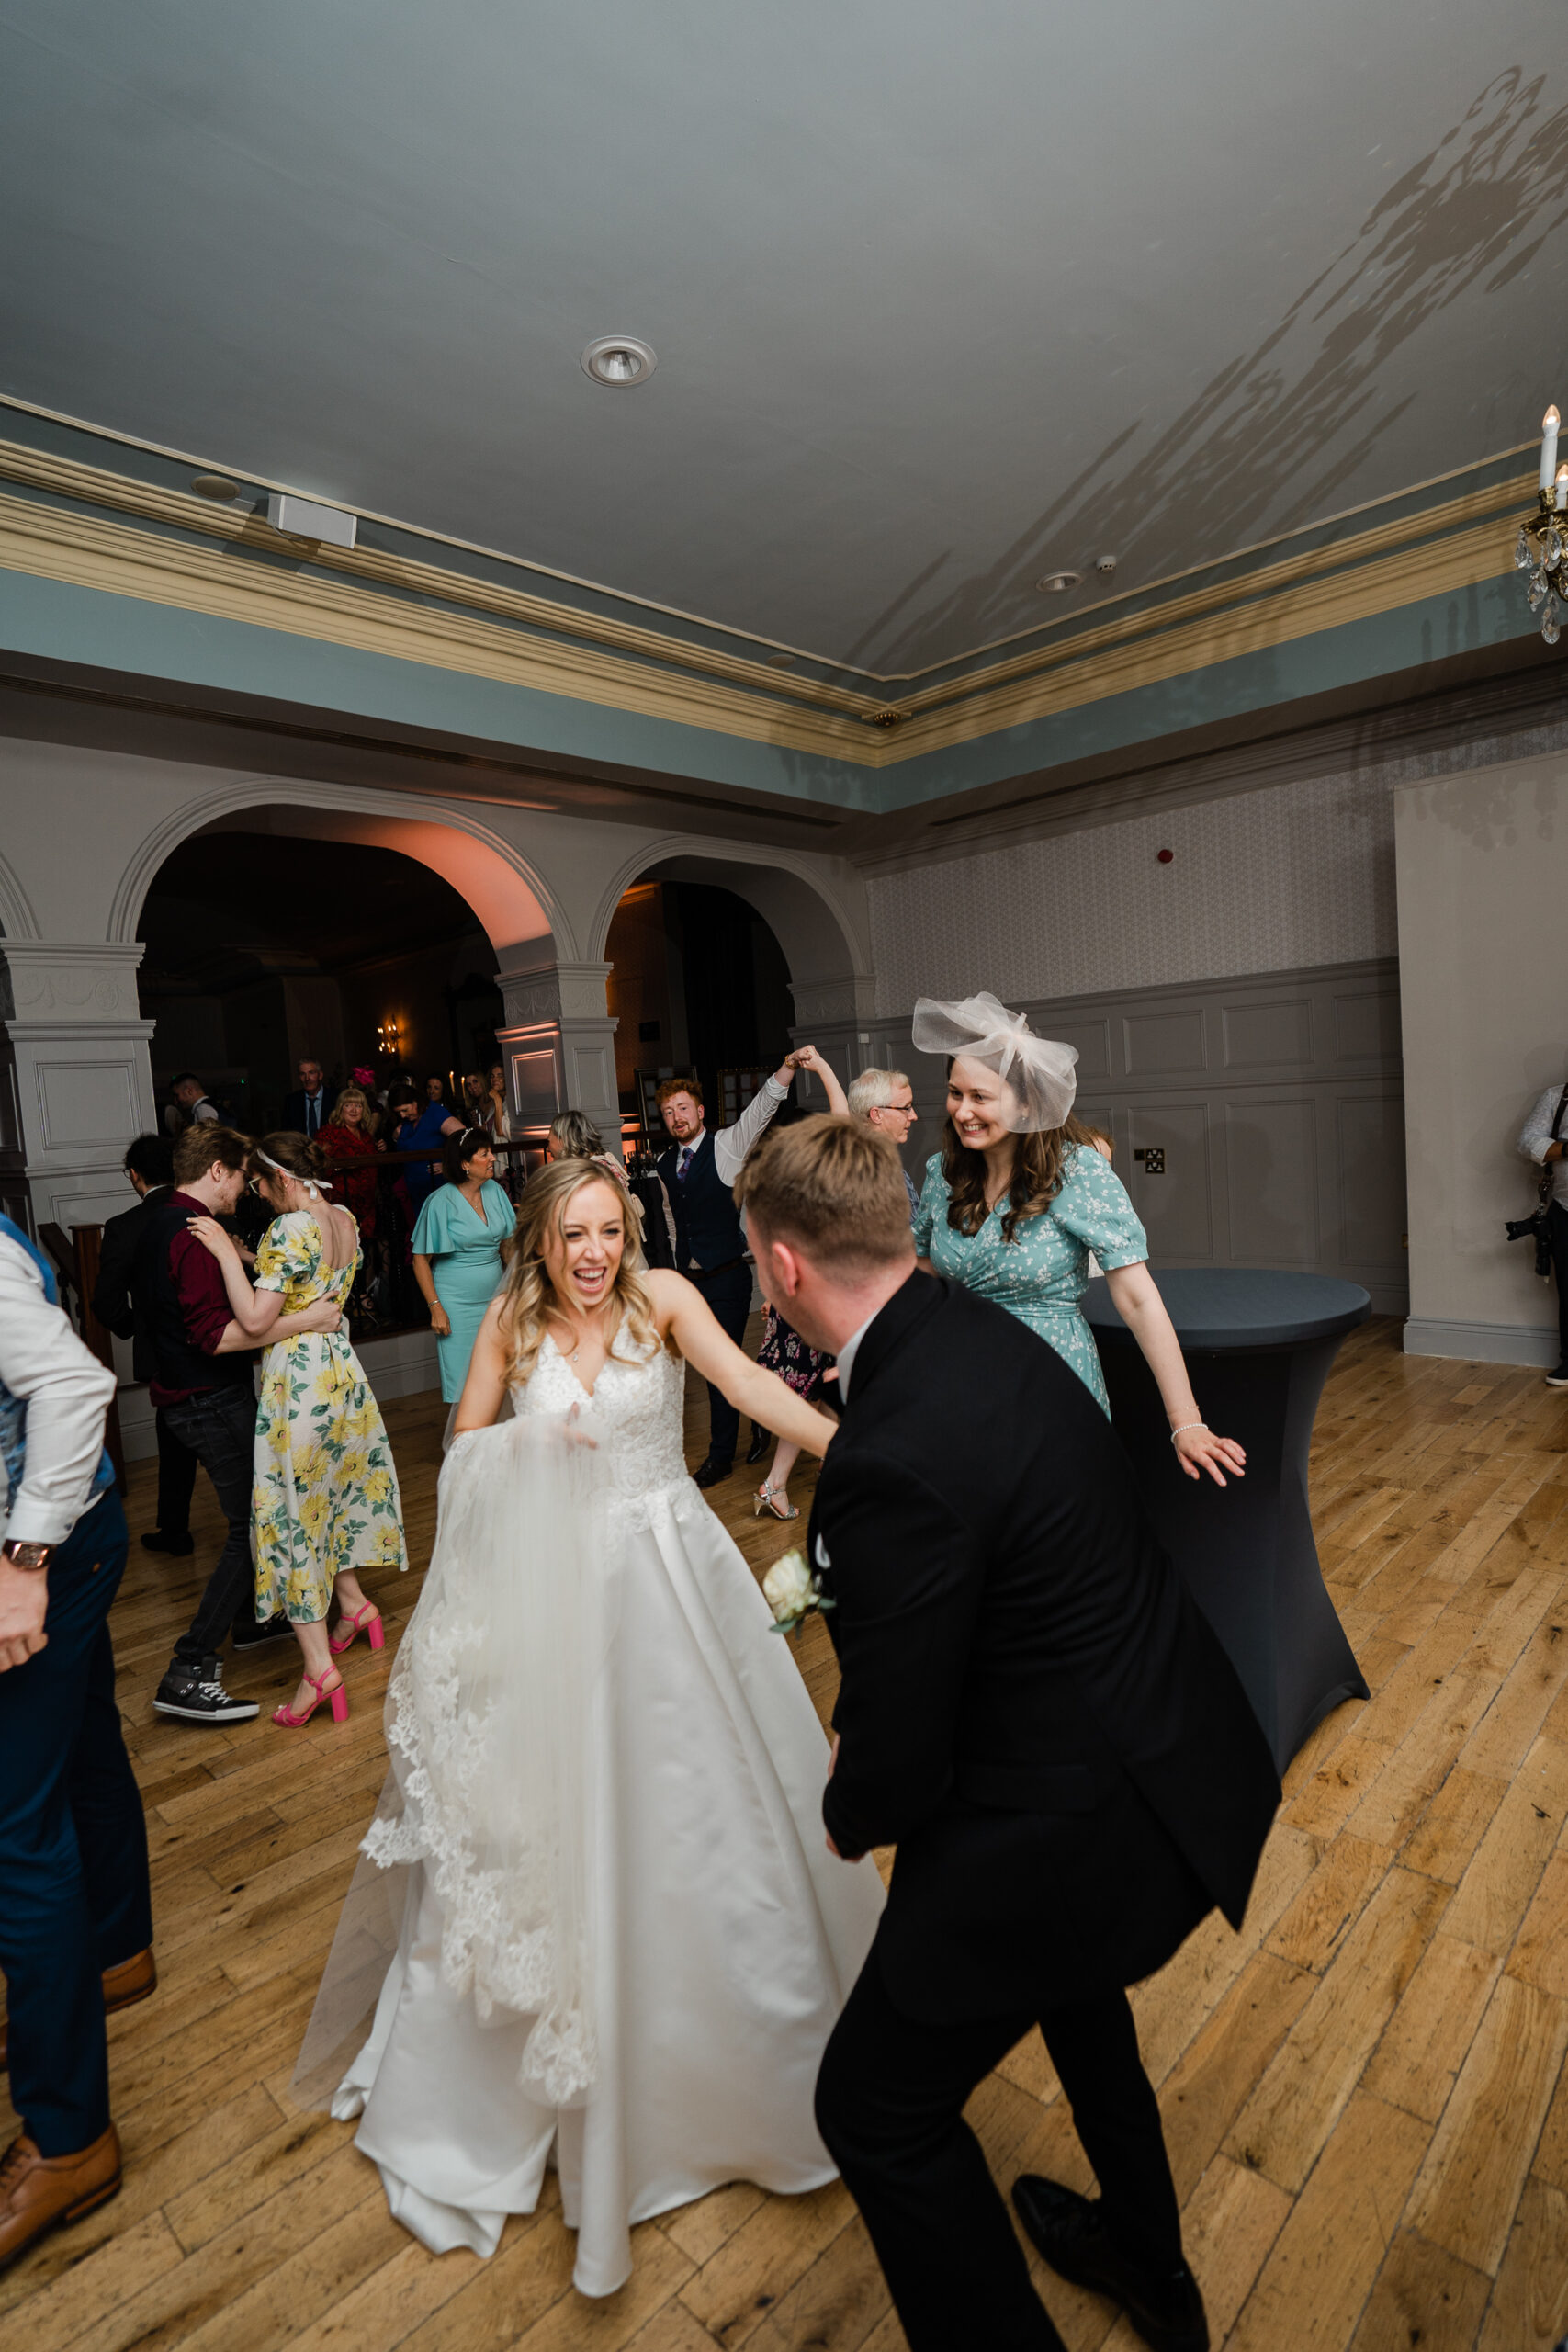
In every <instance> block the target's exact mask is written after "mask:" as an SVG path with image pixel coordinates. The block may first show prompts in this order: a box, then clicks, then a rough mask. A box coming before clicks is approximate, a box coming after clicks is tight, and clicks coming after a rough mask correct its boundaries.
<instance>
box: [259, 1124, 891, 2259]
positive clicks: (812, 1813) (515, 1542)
mask: <svg viewBox="0 0 1568 2352" xmlns="http://www.w3.org/2000/svg"><path fill="white" fill-rule="evenodd" d="M628 1215H629V1216H630V1217H631V1219H632V1230H631V1231H630V1232H628V1230H627V1224H626V1220H627V1217H628ZM635 1227H636V1211H635V1209H633V1208H631V1206H630V1204H629V1203H628V1201H627V1199H626V1193H624V1191H623V1189H622V1187H621V1186H620V1185H619V1184H618V1183H616V1182H615V1181H614V1180H613V1179H611V1178H607V1177H605V1176H603V1175H600V1174H598V1173H597V1172H596V1171H595V1170H594V1169H593V1167H592V1163H588V1162H583V1161H581V1160H578V1161H572V1160H563V1161H557V1162H555V1163H554V1164H553V1165H552V1166H550V1167H548V1168H547V1169H545V1170H541V1171H540V1173H539V1174H538V1175H537V1176H536V1177H535V1178H534V1179H533V1180H532V1182H530V1184H529V1185H528V1188H527V1190H526V1192H525V1194H524V1197H523V1202H522V1205H521V1208H520V1213H519V1218H518V1227H517V1247H516V1251H515V1254H514V1256H513V1261H512V1267H511V1271H510V1273H509V1276H508V1280H507V1283H506V1285H505V1288H504V1289H503V1291H502V1293H501V1294H500V1295H498V1297H497V1298H496V1300H495V1301H494V1302H493V1303H492V1305H491V1307H490V1309H489V1311H488V1313H487V1315H486V1317H485V1321H484V1325H483V1327H482V1329H481V1331H480V1334H479V1340H478V1341H477V1342H476V1345H475V1349H474V1354H473V1360H472V1364H471V1368H470V1371H469V1374H468V1385H467V1386H466V1387H465V1389H464V1392H463V1397H462V1401H461V1404H460V1405H459V1408H458V1410H457V1425H456V1426H457V1438H456V1442H454V1445H453V1449H452V1452H451V1453H450V1454H449V1455H448V1457H447V1460H446V1464H445V1466H444V1468H443V1470H442V1474H441V1484H440V1505H439V1523H438V1529H437V1535H436V1543H435V1550H434V1557H433V1559H432V1562H431V1567H430V1572H429V1575H428V1577H427V1578H426V1583H425V1588H424V1590H423V1594H422V1596H421V1599H420V1603H419V1607H418V1609H417V1610H416V1611H415V1613H414V1617H413V1619H412V1622H411V1623H410V1626H409V1629H408V1632H407V1633H406V1634H405V1635H404V1638H403V1643H402V1646H401V1648H400V1653H399V1657H398V1662H397V1667H396V1668H395V1670H394V1674H393V1679H392V1685H391V1691H390V1694H389V1703H388V1741H389V1748H390V1750H391V1756H392V1768H391V1771H390V1773H389V1779H388V1783H387V1789H386V1792H385V1793H384V1795H383V1799H382V1804H381V1807H380V1810H379V1813H378V1818H377V1820H376V1822H375V1823H374V1824H373V1825H372V1827H371V1830H370V1833H369V1835H368V1837H367V1839H366V1841H365V1846H364V1849H363V1850H364V1853H365V1855H366V1857H367V1859H366V1860H363V1861H362V1862H361V1864H360V1866H359V1874H358V1875H357V1876H356V1878H355V1886H354V1888H353V1890H352V1891H351V1894H350V1897H349V1901H348V1903H347V1905H345V1908H344V1920H343V1924H342V1925H341V1926H340V1928H339V1931H338V1936H337V1939H336V1941H335V1942H334V1945H333V1958H332V1960H331V1962H329V1965H328V1971H327V1977H326V1980H325V1981H324V1983H323V1986H322V1990H321V1996H320V1998H319V2000H318V2003H317V2008H316V2014H315V2016H314V2017H313V2018H312V2021H311V2028H310V2034H309V2036H308V2037H307V2042H306V2047H305V2051H304V2052H303V2054H302V2057H301V2064H300V2072H299V2077H297V2080H298V2081H299V2083H300V2085H301V2087H302V2090H303V2092H304V2095H305V2096H307V2097H310V2095H311V2088H312V2086H313V2085H314V2086H320V2085H321V2082H322V2081H323V2078H324V2079H325V2080H326V2082H327V2085H328V2089H329V2096H330V2103H331V2105H332V2109H333V2113H334V2114H336V2115H338V2116H342V2117H349V2116H358V2117H359V2119H360V2121H359V2130H358V2132H357V2134H356V2145H357V2146H358V2147H360V2148H361V2149H362V2150H363V2151H364V2153H365V2154H367V2156H369V2157H371V2158H372V2159H373V2160H374V2162H375V2163H376V2164H377V2165H378V2167H379V2169H380V2173H381V2177H382V2181H383V2183H384V2185H385V2188H386V2191H387V2198H388V2202H389V2206H390V2208H391V2211H392V2212H393V2213H394V2215H395V2216H396V2217H397V2218H398V2220H400V2222H403V2223H404V2225H405V2226H406V2227H407V2228H408V2229H409V2230H411V2231H412V2233H413V2234H414V2235H415V2236H416V2237H418V2238H419V2239H421V2240H422V2241H423V2244H424V2245H427V2246H429V2247H431V2248H432V2249H433V2250H434V2251H435V2252H437V2253H441V2252H445V2251H446V2250H448V2249H450V2248H452V2247H454V2246H469V2247H472V2248H473V2249H474V2251H475V2252H477V2253H479V2254H481V2255H489V2254H491V2253H493V2252H494V2250H495V2247H496V2245H497V2243H498V2242H499V2239H500V2236H501V2233H502V2226H503V2224H504V2222H505V2219H506V2216H507V2215H508V2214H509V2213H527V2212H531V2211H533V2210H534V2208H535V2206H536V2202H537V2199H538V2196H539V2192H540V2188H541V2184H542V2182H543V2179H544V2175H545V2168H546V2165H547V2162H553V2163H554V2164H555V2165H556V2166H557V2167H558V2172H559V2176H560V2192H561V2202H562V2207H563V2210H564V2216H565V2220H566V2222H567V2224H568V2226H569V2227H570V2228H571V2229H574V2230H575V2231H576V2232H577V2233H578V2239H577V2260H576V2267H575V2271H574V2280H575V2284H576V2285H577V2287H578V2288H579V2290H581V2292H582V2293H584V2294H587V2295H607V2294H610V2293H613V2292H614V2290H615V2289H616V2288H617V2287H619V2286H620V2285H621V2284H622V2283H623V2282H624V2280H625V2279H626V2276H627V2274H628V2272H629V2271H630V2268H631V2245H630V2231H631V2227H632V2225H633V2224H634V2223H635V2222H640V2221H645V2220H647V2219H648V2218H649V2215H651V2214H654V2213H660V2212H664V2211H668V2210H669V2209H670V2208H671V2207H672V2206H676V2205H682V2204H684V2203H686V2202H688V2201H689V2200H690V2199H694V2198H697V2197H702V2196H704V2195H705V2194H706V2193H707V2191H708V2190H710V2189H712V2188H717V2187H719V2186H721V2185H722V2184H723V2183H724V2182H726V2181H730V2180H736V2179H744V2180H750V2181H754V2182H756V2183H757V2184H759V2185H760V2186H761V2187H762V2188H769V2189H776V2190H784V2191H800V2190H804V2189H809V2188H817V2187H818V2186H820V2185H821V2184H822V2183H823V2182H824V2181H827V2180H830V2179H831V2178H832V2177H833V2175H834V2166H833V2165H832V2162H831V2160H830V2159H829V2155H828V2154H827V2151H826V2150H825V2149H824V2147H823V2145H822V2143H821V2141H820V2140H819V2138H818V2133H817V2129H816V2124H815V2121H814V2120H813V2114H812V2094H813V2088H814V2085H815V2081H816V2075H817V2068H818V2061H819V2060H820V2057H821V2053H822V2049H823V2046H824V2044H825V2042H826V2041H827V2038H828V2035H829V2032H830V2031H831V2030H832V2027H833V2024H834V2022H835V2020H836V2018H837V2017H838V2014H839V2011H840V2007H842V2004H843V2000H844V1997H845V1996H846V1995H847V1993H848V1991H849V1989H850V1986H851V1985H852V1984H853V1982H854V1979H855V1977H856V1975H857V1974H858V1973H859V1970H860V1967H861V1964H862V1962H863V1960H864V1958H865V1955H866V1952H867V1950H868V1949H869V1946H870V1943H871V1939H872V1937H873V1935H874V1931H875V1927H876V1922H877V1918H878V1916H879V1914H880V1911H881V1907H882V1899H883V1898H882V1887H881V1883H880V1881H879V1879H878V1877H877V1875H876V1871H875V1869H874V1865H873V1864H872V1863H871V1862H870V1861H869V1860H866V1861H863V1862H860V1863H857V1864H854V1865H848V1864H845V1863H844V1862H841V1861H840V1860H836V1859H835V1858H833V1857H832V1856H831V1855H829V1852H828V1850H827V1848H826V1843H825V1838H824V1833H823V1828H822V1818H821V1797H822V1787H823V1781H824V1776H825V1773H826V1770H827V1762H828V1752H827V1742H826V1738H825V1736H824V1734H823V1732H822V1730H821V1727H820V1725H819V1724H818V1720H817V1715H816V1711H815V1709H814V1708H813V1706H812V1704H811V1702H810V1700H809V1698H808V1697H807V1692H806V1690H805V1687H804V1685H803V1683H802V1682H801V1679H800V1676H799V1673H798V1671H797V1668H796V1666H795V1659H794V1657H792V1656H791V1654H790V1647H789V1645H788V1644H787V1643H786V1642H785V1641H784V1640H782V1639H780V1638H778V1637H777V1636H776V1635H775V1634H773V1631H772V1619H771V1614H770V1611H769V1609H768V1607H767V1604H766V1602H765V1601H764V1600H763V1599H762V1597H761V1593H760V1592H759V1590H758V1589H757V1585H756V1582H755V1580H754V1578H753V1577H752V1575H751V1572H750V1569H749V1568H748V1567H747V1566H746V1564H745V1561H744V1560H743V1559H742V1557H741V1555H740V1554H739V1551H738V1550H737V1549H736V1547H735V1545H734V1544H733V1543H732V1542H731V1541H730V1539H729V1537H728V1534H726V1532H725V1531H724V1529H723V1528H722V1527H721V1525H720V1524H719V1521H717V1519H716V1517H715V1516H714V1514H713V1512H712V1511H711V1510H709V1509H708V1507H707V1505H706V1503H705V1501H704V1499H703V1498H702V1496H701V1494H700V1493H699V1492H698V1490H697V1488H696V1487H695V1486H694V1483H693V1481H692V1479H691V1478H690V1477H689V1476H688V1475H687V1472H686V1466H685V1459H684V1453H683V1448H682V1401H683V1396H684V1387H685V1363H686V1362H688V1361H689V1362H691V1363H694V1364H695V1365H696V1367H697V1369H698V1371H699V1372H700V1373H702V1374H703V1375H704V1376H705V1378H707V1379H709V1380H712V1381H714V1382H715V1383H716V1385H718V1386H720V1387H721V1388H722V1389H723V1390H724V1391H725V1393H726V1394H727V1395H728V1397H730V1398H731V1399H732V1401H733V1402H734V1403H735V1404H737V1405H738V1406H739V1408H740V1409H741V1411H742V1412H744V1413H749V1414H750V1415H751V1416H752V1417H753V1419H757V1420H760V1421H761V1422H762V1423H763V1424H764V1426H766V1427H767V1428H769V1429H771V1430H775V1431H776V1432H777V1433H778V1434H779V1435H780V1436H781V1437H784V1438H788V1439H790V1440H792V1441H793V1442H795V1443H796V1444H799V1445H801V1446H803V1447H806V1448H807V1449H808V1450H809V1451H811V1452H812V1453H821V1452H822V1451H823V1450H824V1447H825V1444H826V1442H827V1440H828V1438H829V1436H830V1434H831V1431H832V1427H833V1424H832V1423H831V1422H830V1421H829V1419H827V1418H826V1417H825V1416H823V1415H820V1414H818V1413H816V1412H815V1411H813V1410H812V1408H809V1407H807V1406H805V1405H803V1404H801V1402H800V1400H799V1399H798V1398H797V1397H795V1396H794V1395H793V1394H792V1393H791V1391H790V1390H789V1389H787V1388H786V1387H785V1386H784V1383H783V1382H782V1381H779V1380H775V1379H774V1378H773V1375H772V1374H768V1373H766V1372H762V1371H761V1370H759V1368H758V1367H757V1366H756V1365H755V1364H753V1363H750V1360H749V1359H748V1358H747V1357H745V1356H744V1355H743V1354H742V1353H741V1351H739V1349H738V1348H736V1347H735V1346H733V1345H732V1344H731V1342H730V1341H729V1340H728V1339H727V1338H726V1337H725V1336H724V1334H723V1332H722V1331H720V1329H719V1328H718V1325H717V1324H716V1321H715V1320H714V1318H713V1316H712V1315H711V1313H710V1312H709V1310H708V1308H707V1306H705V1304H704V1302H703V1300H702V1298H701V1296H700V1295H699V1294H698V1292H697V1291H696V1289H695V1288H694V1286H693V1285H692V1284H691V1283H687V1282H686V1281H684V1280H683V1279H682V1277H681V1276H680V1275H678V1274H671V1273H662V1272H650V1271H649V1269H648V1268H647V1267H646V1266H645V1265H644V1264H643V1261H642V1257H641V1252H640V1249H639V1247H638V1245H637V1239H636V1231H635ZM683 1359H684V1361H683ZM508 1394H510V1397H511V1399H512V1404H513V1414H514V1418H513V1419H502V1420H500V1421H499V1422H498V1420H497V1416H498V1414H500V1413H501V1410H502V1399H503V1397H506V1396H507V1395H508ZM584 1439H588V1440H591V1441H592V1442H591V1443H583V1442H581V1441H582V1440H584ZM389 1894H390V1896H391V1898H392V1905H393V1917H392V1919H391V1922H390V1928H387V1926H386V1924H385V1923H386V1921H387V1909H386V1905H387V1898H388V1895H389ZM378 1910H379V1913H380V1917H381V1920H382V1922H383V1926H382V1928H381V1929H380V1931H379V1933H378V1928H377V1925H376V1914H377V1912H378ZM372 2002H373V2003H374V2016H373V2022H372V2023H371V2026H370V2031H369V2036H368V2039H367V2040H366V2041H364V2043H363V2046H362V2047H361V2048H360V2049H359V2051H358V2053H357V2055H356V2056H355V2057H354V2059H353V2062H352V2064H350V2065H349V2066H348V2069H347V2072H346V2074H344V2072H343V2064H344V2051H345V2049H352V2047H353V2041H354V2034H353V2032H352V2030H351V2029H352V2028H353V2027H354V2024H355V2018H357V2019H358V2031H359V2032H363V2030H364V2020H365V2018H366V2016H367V2014H368V2013H369V2009H370V2005H371V2003H372Z"/></svg>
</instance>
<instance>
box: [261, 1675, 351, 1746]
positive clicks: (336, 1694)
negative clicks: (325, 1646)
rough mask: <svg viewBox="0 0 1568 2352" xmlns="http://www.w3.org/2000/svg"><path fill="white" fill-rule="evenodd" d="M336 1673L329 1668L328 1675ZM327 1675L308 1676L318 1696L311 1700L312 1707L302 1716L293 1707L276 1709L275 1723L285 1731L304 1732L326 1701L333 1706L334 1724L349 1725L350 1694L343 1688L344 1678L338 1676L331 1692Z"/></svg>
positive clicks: (307, 1679)
mask: <svg viewBox="0 0 1568 2352" xmlns="http://www.w3.org/2000/svg"><path fill="white" fill-rule="evenodd" d="M335 1672H336V1668H333V1667H330V1666H329V1667H328V1668H327V1674H333V1673H335ZM327 1674H308V1675H306V1677H305V1679H306V1681H307V1682H308V1683H309V1684H310V1688H311V1690H312V1691H314V1692H315V1694H316V1695H315V1697H314V1698H313V1699H312V1700H311V1702H310V1705H309V1706H308V1707H307V1708H306V1710H305V1712H304V1713H303V1714H302V1715H297V1714H296V1713H295V1712H294V1710H293V1708H292V1707H275V1708H274V1709H273V1713H272V1720H273V1722H274V1723H275V1724H280V1725H281V1726H282V1728H283V1729H284V1730H285V1731H303V1729H304V1727H305V1725H306V1724H308V1723H309V1722H310V1717H311V1716H312V1715H313V1714H314V1713H315V1712H316V1709H317V1708H318V1707H319V1706H320V1705H321V1702H322V1700H323V1699H325V1700H327V1701H328V1702H330V1704H331V1706H332V1711H333V1723H334V1724H345V1723H347V1721H348V1692H347V1691H345V1690H344V1687H343V1677H342V1675H341V1674H340V1675H338V1679H337V1680H336V1682H335V1683H334V1684H333V1687H332V1689H331V1690H330V1691H329V1690H328V1688H327Z"/></svg>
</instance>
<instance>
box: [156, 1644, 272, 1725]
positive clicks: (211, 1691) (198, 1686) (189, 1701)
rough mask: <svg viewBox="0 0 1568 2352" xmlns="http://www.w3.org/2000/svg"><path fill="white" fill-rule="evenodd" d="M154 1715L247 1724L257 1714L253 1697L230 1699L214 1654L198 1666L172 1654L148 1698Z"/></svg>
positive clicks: (182, 1719)
mask: <svg viewBox="0 0 1568 2352" xmlns="http://www.w3.org/2000/svg"><path fill="white" fill-rule="evenodd" d="M152 1713H154V1714H155V1715H177V1716H178V1718H179V1720H180V1721H181V1723H186V1724H248V1723H251V1722H253V1721H254V1718H255V1717H256V1716H257V1715H259V1714H260V1713H261V1708H260V1706H259V1704H258V1703H257V1702H256V1701H255V1700H254V1699H231V1697H230V1695H229V1693H228V1691H225V1690H224V1688H223V1678H222V1674H221V1672H220V1668H219V1664H218V1660H217V1659H216V1658H215V1657H204V1658H203V1659H202V1661H201V1664H200V1665H199V1666H187V1665H186V1662H185V1660H184V1659H183V1658H176V1659H175V1663H174V1665H173V1666H171V1667H170V1668H169V1670H168V1672H167V1674H165V1675H164V1679H163V1680H162V1682H160V1683H159V1685H158V1691H157V1695H156V1697H155V1698H154V1699H153V1702H152Z"/></svg>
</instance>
